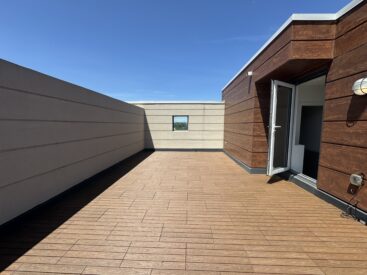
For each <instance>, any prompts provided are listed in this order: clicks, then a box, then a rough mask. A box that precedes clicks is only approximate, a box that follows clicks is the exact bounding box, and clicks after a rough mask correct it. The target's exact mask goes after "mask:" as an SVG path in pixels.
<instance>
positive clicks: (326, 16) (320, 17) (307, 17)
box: [222, 0, 365, 92]
mask: <svg viewBox="0 0 367 275" xmlns="http://www.w3.org/2000/svg"><path fill="white" fill-rule="evenodd" d="M363 1H365V0H353V1H351V2H350V3H349V4H348V5H346V6H345V7H343V8H342V9H340V10H339V11H338V12H337V13H295V14H292V15H291V17H289V18H288V20H287V21H285V22H284V24H283V25H282V26H281V27H280V28H279V29H278V30H277V31H276V32H275V33H274V34H273V35H272V36H271V37H270V38H269V39H268V41H266V42H265V44H264V45H263V46H262V47H261V48H260V49H259V50H258V51H257V52H256V53H255V54H254V55H253V56H252V57H251V58H250V60H249V61H248V62H247V63H246V64H245V65H244V66H243V67H242V68H241V69H240V70H239V71H238V73H237V74H236V75H235V76H234V77H233V78H232V79H231V80H230V81H228V83H227V84H226V85H225V86H224V87H223V89H222V92H223V91H224V89H225V88H227V87H228V86H229V84H231V83H232V81H233V80H235V79H236V77H237V76H239V75H240V74H241V73H242V72H243V71H244V70H245V69H246V67H247V66H248V65H250V63H251V62H252V61H254V59H255V58H256V57H257V56H258V55H259V54H260V53H261V52H262V51H263V50H264V49H265V48H266V47H267V46H269V44H270V43H271V42H272V41H273V40H274V39H275V38H276V37H277V36H278V35H279V34H280V33H281V32H283V31H284V30H285V29H286V28H287V27H288V25H289V24H290V23H292V22H293V21H335V20H337V19H339V18H340V17H342V16H343V15H344V14H346V13H347V12H348V11H350V10H351V9H353V8H354V7H356V6H357V5H359V4H360V3H362V2H363Z"/></svg>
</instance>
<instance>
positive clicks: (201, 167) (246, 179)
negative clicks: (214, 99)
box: [0, 152, 367, 275]
mask: <svg viewBox="0 0 367 275" xmlns="http://www.w3.org/2000/svg"><path fill="white" fill-rule="evenodd" d="M267 180H268V178H267V177H266V176H264V175H249V174H248V173H247V172H245V171H244V170H243V169H242V168H240V167H239V166H238V165H237V164H236V163H235V162H233V161H232V160H231V159H229V158H228V157H227V156H226V155H225V154H224V153H221V152H155V153H153V154H151V155H149V156H148V157H147V158H145V159H144V160H143V161H142V162H140V163H139V164H138V165H137V166H136V167H135V169H133V170H131V171H130V172H129V173H128V174H125V175H121V177H118V180H116V181H115V182H114V183H113V184H112V185H109V187H107V188H106V189H104V190H102V192H101V193H100V194H99V195H98V196H96V197H94V198H92V199H91V200H90V201H89V202H88V203H87V204H83V207H81V208H80V209H77V211H75V213H74V214H73V215H72V216H70V217H67V218H66V219H65V215H64V214H63V212H62V209H68V208H71V207H78V200H84V198H85V195H86V194H87V193H89V192H93V188H96V185H98V184H102V183H103V181H104V178H103V177H101V178H100V179H99V180H98V181H97V182H96V183H95V185H93V184H91V185H87V186H84V187H82V188H80V189H78V190H73V191H72V192H70V193H69V194H67V195H65V196H64V197H63V198H62V199H60V200H57V201H55V202H51V203H50V205H48V206H45V207H41V208H40V209H39V210H36V212H35V213H33V214H32V215H31V216H30V217H28V218H27V219H24V221H23V220H22V221H21V224H20V225H18V226H17V227H16V228H14V229H13V230H12V231H9V232H6V234H5V235H4V236H2V237H1V239H0V247H1V249H0V262H1V263H2V265H1V266H2V267H3V269H4V274H7V273H9V274H42V273H47V274H52V273H53V274H63V273H65V274H66V273H68V274H156V275H158V274H166V275H167V274H175V275H180V274H185V275H200V274H208V275H211V274H213V275H225V274H226V275H230V274H241V273H242V274H258V275H259V274H348V275H349V274H367V264H366V260H367V257H366V252H367V230H366V228H365V227H363V226H362V225H361V224H359V223H357V222H356V221H353V220H351V219H343V218H342V217H340V210H338V209H337V208H335V207H334V206H332V205H330V204H328V203H326V202H324V201H322V200H321V199H319V198H317V197H315V196H313V195H312V194H310V193H307V192H306V191H304V190H303V189H301V188H299V187H297V186H295V185H294V184H292V183H290V182H286V181H280V182H277V183H274V184H267V183H266V182H267ZM58 219H60V220H62V222H58ZM49 221H52V224H54V226H50V224H49Z"/></svg>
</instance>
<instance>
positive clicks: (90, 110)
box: [0, 60, 144, 224]
mask: <svg viewBox="0 0 367 275" xmlns="http://www.w3.org/2000/svg"><path fill="white" fill-rule="evenodd" d="M0 133H1V135H0V224H3V223H5V222H7V221H9V220H10V219H12V218H14V217H16V216H18V215H20V214H22V213H24V212H26V211H27V210H29V209H31V208H33V207H35V206H37V205H38V204H40V203H42V202H45V201H47V200H48V199H50V198H52V197H54V196H55V195H57V194H59V193H61V192H63V191H65V190H67V189H68V188H70V187H72V186H74V185H76V184H78V183H80V182H81V181H83V180H85V179H87V178H89V177H91V176H93V175H95V174H96V173H98V172H100V171H102V170H104V169H106V168H108V167H110V166H112V165H113V164H115V163H117V162H119V161H121V160H123V159H125V158H127V157H129V156H131V155H133V154H135V153H137V152H139V151H141V150H143V149H144V110H143V109H141V108H139V107H137V106H134V105H131V104H128V103H125V102H122V101H119V100H115V99H112V98H110V97H107V96H104V95H101V94H99V93H96V92H93V91H90V90H87V89H84V88H81V87H79V86H76V85H73V84H70V83H67V82H64V81H61V80H58V79H55V78H53V77H50V76H47V75H44V74H41V73H38V72H35V71H32V70H29V69H27V68H24V67H20V66H18V65H15V64H12V63H9V62H7V61H4V60H0Z"/></svg>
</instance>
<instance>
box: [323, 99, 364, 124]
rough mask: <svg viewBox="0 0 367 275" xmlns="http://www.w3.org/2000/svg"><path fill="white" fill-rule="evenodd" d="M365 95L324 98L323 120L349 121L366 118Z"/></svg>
mask: <svg viewBox="0 0 367 275" xmlns="http://www.w3.org/2000/svg"><path fill="white" fill-rule="evenodd" d="M366 104H367V97H360V96H355V95H353V96H348V97H341V98H336V99H332V100H326V101H325V105H324V121H349V122H354V121H358V120H366V119H367V107H366V106H367V105H366Z"/></svg>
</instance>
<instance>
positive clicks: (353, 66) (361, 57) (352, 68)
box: [327, 43, 367, 82]
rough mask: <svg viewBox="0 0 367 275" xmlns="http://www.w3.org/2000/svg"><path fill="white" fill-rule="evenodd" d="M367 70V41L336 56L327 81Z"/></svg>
mask: <svg viewBox="0 0 367 275" xmlns="http://www.w3.org/2000/svg"><path fill="white" fill-rule="evenodd" d="M366 70H367V43H365V44H363V45H362V46H360V47H358V48H356V49H354V50H352V51H349V52H347V53H345V54H343V55H341V56H338V57H336V58H334V60H333V62H332V64H331V67H330V70H329V73H328V77H327V81H328V82H329V81H333V80H336V79H340V78H343V77H347V76H350V75H353V74H357V73H361V72H364V71H366Z"/></svg>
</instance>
